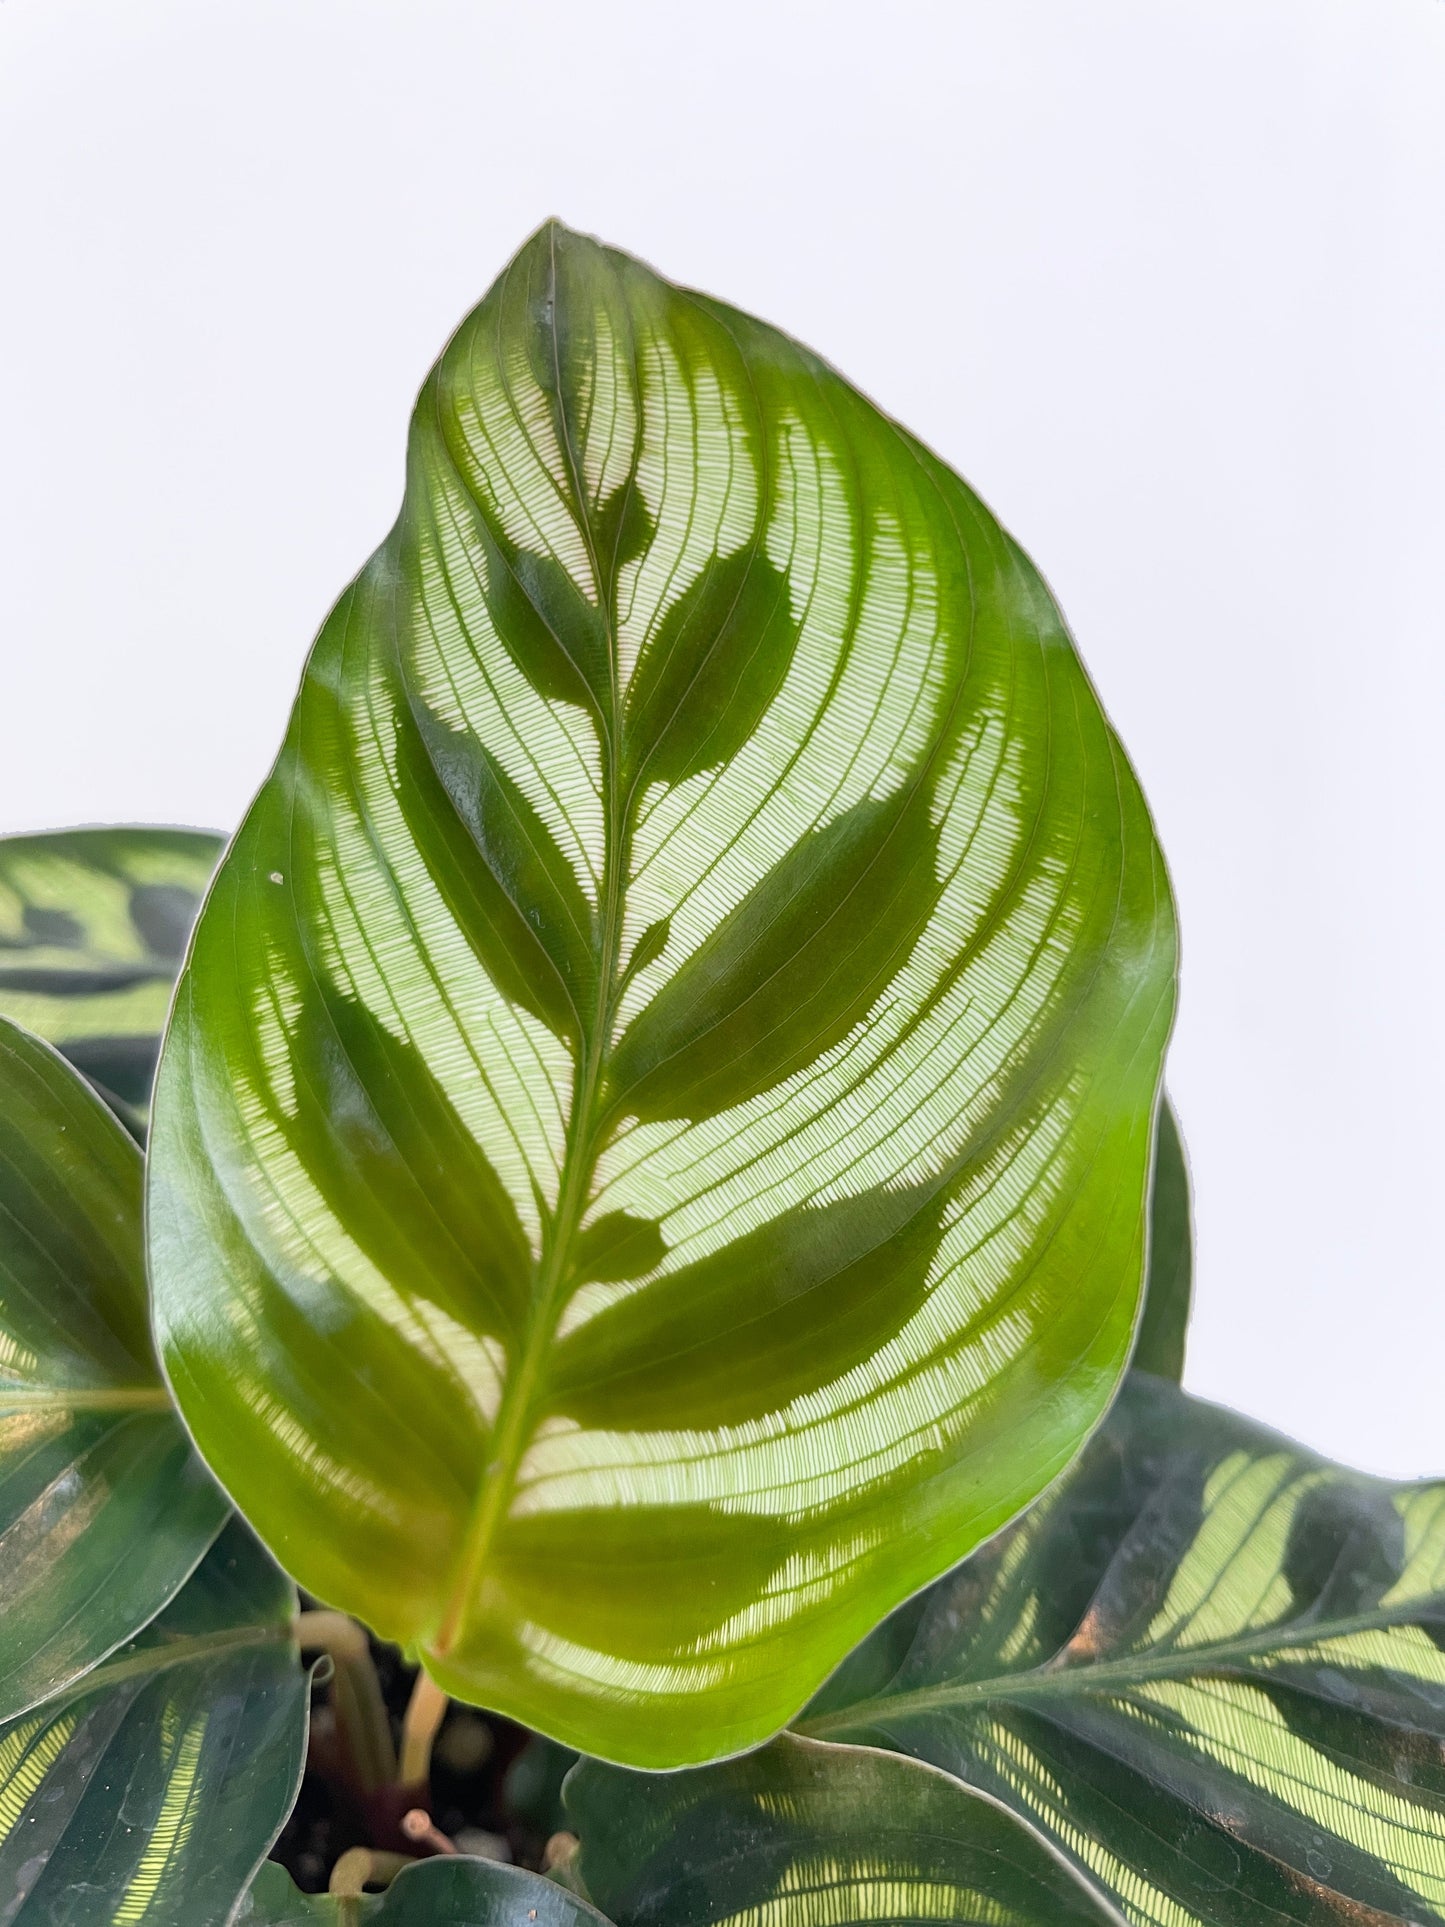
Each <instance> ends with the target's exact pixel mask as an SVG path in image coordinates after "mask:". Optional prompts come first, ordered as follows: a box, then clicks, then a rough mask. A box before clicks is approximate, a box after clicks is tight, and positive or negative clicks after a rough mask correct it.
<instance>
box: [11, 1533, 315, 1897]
mask: <svg viewBox="0 0 1445 1927" xmlns="http://www.w3.org/2000/svg"><path fill="white" fill-rule="evenodd" d="M295 1606H296V1596H295V1593H294V1591H293V1590H292V1588H291V1587H290V1585H289V1584H288V1582H287V1581H286V1579H285V1578H284V1577H283V1576H282V1574H281V1573H279V1572H278V1571H277V1570H276V1568H275V1567H274V1566H273V1565H272V1563H271V1561H270V1560H269V1559H268V1558H267V1557H266V1556H265V1554H264V1553H263V1552H262V1551H261V1549H260V1547H259V1546H258V1545H257V1544H256V1542H255V1540H254V1538H252V1536H251V1534H250V1533H249V1532H248V1531H247V1530H246V1528H245V1527H244V1526H242V1525H240V1524H239V1523H233V1524H232V1525H230V1526H229V1527H227V1529H226V1531H225V1532H224V1533H223V1534H222V1536H221V1538H220V1539H218V1540H217V1542H216V1544H215V1546H214V1547H213V1548H212V1549H211V1551H210V1553H209V1554H208V1555H207V1557H206V1559H205V1561H204V1562H203V1564H202V1565H201V1567H200V1569H199V1571H198V1572H197V1573H196V1575H195V1577H194V1578H193V1579H192V1580H191V1581H190V1583H189V1584H188V1585H187V1586H186V1588H185V1589H184V1590H183V1591H182V1592H181V1594H180V1595H179V1596H178V1598H177V1599H176V1600H175V1601H174V1602H173V1603H172V1604H171V1605H170V1606H169V1607H168V1608H167V1609H166V1611H165V1612H164V1613H163V1614H162V1615H161V1616H160V1618H159V1619H158V1620H156V1621H155V1623H154V1624H153V1625H152V1626H150V1627H148V1628H147V1629H146V1631H145V1632H143V1633H142V1634H140V1636H139V1637H138V1638H137V1639H135V1640H134V1641H132V1643H131V1644H130V1645H129V1646H127V1647H126V1648H124V1649H123V1650H122V1651H121V1652H119V1653H117V1654H115V1655H113V1656H112V1657H111V1658H110V1659H108V1660H106V1661H105V1663H104V1664H103V1665H101V1666H98V1667H97V1668H96V1669H95V1671H94V1672H92V1673H91V1674H90V1675H89V1676H88V1677H87V1678H86V1679H85V1680H83V1681H81V1682H80V1683H79V1684H78V1685H77V1686H75V1687H72V1688H71V1690H70V1691H69V1692H68V1693H67V1694H65V1695H62V1696H61V1697H60V1698H58V1699H56V1700H53V1701H51V1702H50V1703H49V1704H48V1705H46V1706H44V1707H41V1708H40V1709H39V1710H38V1711H36V1712H33V1713H28V1714H26V1715H25V1716H24V1717H23V1718H21V1719H19V1720H14V1721H12V1722H10V1724H8V1725H5V1726H0V1920H3V1921H4V1922H5V1923H6V1927H226V1924H227V1923H228V1922H229V1921H230V1920H231V1919H232V1918H233V1915H234V1913H235V1910H236V1908H237V1907H238V1906H240V1904H241V1902H242V1897H243V1895H244V1894H245V1892H246V1891H247V1889H248V1887H249V1885H250V1882H251V1880H252V1877H253V1876H254V1874H255V1872H256V1869H257V1867H258V1865H259V1864H260V1862H261V1860H262V1859H263V1858H264V1857H265V1855H266V1853H267V1851H268V1850H269V1848H270V1847H271V1845H272V1843H273V1841H274V1840H275V1839H276V1836H277V1834H278V1833H279V1832H280V1830H281V1826H282V1823H283V1822H284V1820H285V1818H286V1815H287V1814H288V1813H289V1811H290V1809H291V1806H292V1803H293V1802H294V1800H295V1798H296V1792H297V1789H298V1787H299V1785H300V1780H301V1770H302V1766H303V1763H304V1759H305V1751H306V1719H307V1704H308V1700H309V1697H310V1694H309V1686H308V1681H307V1676H306V1674H305V1673H304V1672H303V1671H302V1669H301V1666H300V1664H299V1663H298V1654H297V1650H296V1646H295V1642H294V1639H293V1638H292V1635H291V1622H292V1620H293V1617H294V1614H295Z"/></svg>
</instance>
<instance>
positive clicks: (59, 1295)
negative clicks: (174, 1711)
mask: <svg viewBox="0 0 1445 1927" xmlns="http://www.w3.org/2000/svg"><path fill="white" fill-rule="evenodd" d="M226 1512H227V1506H226V1501H225V1498H224V1497H223V1495H222V1494H221V1492H220V1491H219V1489H218V1488H217V1486H216V1484H215V1482H214V1480H213V1479H212V1478H211V1476H210V1474H209V1473H208V1472H207V1471H206V1469H205V1467H204V1466H203V1465H202V1464H201V1462H200V1460H199V1459H198V1458H197V1457H196V1455H195V1453H194V1452H193V1451H192V1449H191V1446H190V1441H189V1440H188V1439H187V1437H186V1434H185V1431H184V1430H183V1428H182V1426H181V1423H180V1421H179V1419H178V1418H177V1417H176V1414H175V1411H174V1409H173V1408H172V1405H171V1400H170V1394H169V1393H168V1392H167V1391H166V1388H165V1386H164V1385H163V1384H162V1383H161V1377H160V1372H159V1370H158V1369H157V1366H156V1362H155V1355H154V1353H153V1351H152V1349H151V1337H150V1329H149V1326H148V1323H147V1318H146V1284H145V1265H144V1256H143V1252H142V1241H141V1157H140V1152H139V1151H138V1150H137V1149H136V1147H135V1144H134V1143H133V1142H132V1140H131V1139H130V1138H129V1137H128V1136H127V1135H126V1133H125V1131H124V1130H123V1129H122V1128H121V1126H120V1125H119V1124H118V1123H117V1122H116V1120H115V1119H114V1118H113V1117H112V1116H111V1115H110V1113H109V1112H108V1111H107V1110H106V1108H105V1106H104V1105H103V1104H102V1103H101V1102H100V1100H99V1098H98V1097H96V1095H95V1094H94V1093H93V1092H92V1091H91V1090H90V1089H88V1087H87V1086H86V1085H85V1083H84V1082H83V1081H82V1079H81V1078H80V1076H79V1074H78V1073H77V1072H76V1071H73V1070H72V1069H71V1067H70V1066H69V1065H68V1064H67V1063H66V1062H65V1060H64V1059H63V1058H62V1057H59V1056H57V1054H56V1053H55V1051H53V1050H52V1049H51V1048H50V1046H49V1045H48V1044H43V1043H41V1042H40V1040H39V1039H38V1038H35V1037H31V1036H28V1035H27V1034H26V1032H24V1031H22V1030H19V1029H17V1027H16V1026H15V1025H13V1024H10V1023H8V1022H6V1020H5V1019H4V1018H0V1719H9V1718H10V1717H11V1716H12V1715H13V1714H16V1713H19V1712H23V1711H24V1709H25V1708H26V1707H28V1706H33V1705H35V1704H36V1703H37V1702H39V1701H40V1700H43V1699H47V1698H49V1696H50V1695H51V1694H52V1693H55V1692H57V1691H59V1689H60V1688H61V1687H62V1686H65V1685H67V1684H68V1683H69V1682H70V1681H71V1680H73V1679H75V1678H76V1677H77V1676H78V1675H79V1674H81V1673H83V1672H85V1671H86V1669H87V1668H88V1667H90V1666H93V1665H94V1664H95V1663H96V1661H97V1660H99V1659H103V1658H104V1656H105V1655H106V1654H107V1653H108V1652H110V1651H111V1650H112V1648H114V1647H116V1646H118V1645H120V1643H121V1641H122V1640H125V1639H129V1638H130V1636H131V1634H132V1633H134V1632H135V1631H137V1629H138V1628H139V1627H141V1626H143V1625H144V1624H145V1623H146V1621H147V1620H148V1619H150V1618H152V1617H153V1615H154V1614H156V1613H157V1612H159V1611H160V1609H161V1607H162V1606H164V1605H165V1603H166V1601H167V1600H168V1599H170V1598H171V1596H172V1595H173V1594H174V1592H175V1591H176V1589H177V1587H179V1586H180V1585H181V1584H182V1583H183V1582H184V1581H185V1580H186V1579H187V1577H188V1576H189V1575H190V1573H191V1572H192V1571H193V1570H194V1569H195V1566H196V1563H197V1561H198V1560H199V1559H200V1557H201V1555H202V1554H203V1553H204V1552H205V1550H206V1547H207V1546H208V1545H209V1544H210V1543H211V1541H212V1540H213V1539H214V1538H215V1536H216V1534H217V1533H218V1532H219V1531H220V1529H221V1526H222V1523H223V1522H224V1520H225V1517H226ZM3 1918H4V1916H3V1913H0V1919H3Z"/></svg>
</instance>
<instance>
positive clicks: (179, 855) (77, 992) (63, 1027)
mask: <svg viewBox="0 0 1445 1927" xmlns="http://www.w3.org/2000/svg"><path fill="white" fill-rule="evenodd" d="M221 843H222V839H221V838H220V837H219V836H216V835H215V834H214V833H213V832H212V831H210V830H165V829H150V828H145V827H139V826H126V827H123V828H119V829H98V830H48V831H45V832H43V833H41V834H39V835H35V836H3V837H0V1015H3V1016H6V1017H11V1018H13V1019H14V1020H15V1021H16V1022H17V1023H19V1024H23V1025H24V1026H25V1028H26V1029H27V1030H33V1031H34V1032H35V1033H36V1035H37V1036H39V1037H44V1038H46V1039H47V1040H48V1041H49V1042H50V1043H52V1044H54V1045H55V1046H56V1047H57V1049H59V1050H61V1051H62V1052H63V1053H64V1054H65V1056H67V1057H68V1058H69V1059H70V1061H71V1063H72V1064H74V1065H75V1066H76V1068H77V1069H78V1070H80V1071H82V1072H83V1073H84V1074H85V1076H86V1077H88V1078H89V1079H90V1081H91V1082H92V1083H93V1084H94V1085H95V1086H96V1088H97V1089H98V1090H99V1091H101V1093H102V1095H103V1096H104V1097H105V1099H106V1101H107V1103H109V1104H110V1105H111V1106H112V1108H113V1109H115V1110H116V1111H117V1112H118V1113H119V1114H120V1115H121V1116H122V1117H123V1118H125V1119H126V1121H127V1122H128V1123H132V1124H135V1125H137V1126H139V1125H143V1123H144V1120H145V1114H146V1109H147V1106H148V1105H149V1102H150V1088H151V1079H152V1077H153V1075H154V1073H155V1064H156V1054H157V1052H158V1051H159V1049H160V1040H161V1031H162V1030H163V1029H164V1027H165V1021H166V1010H167V1008H168V1006H169V1004H170V1000H171V986H172V984H174V982H175V979H176V972H177V971H178V970H179V969H180V964H181V956H182V954H183V952H184V950H185V947H186V939H187V938H188V937H189V935H190V933H191V925H192V923H193V922H194V921H195V915H196V911H197V910H198V909H199V908H200V903H201V896H202V893H203V892H204V890H205V887H206V884H207V883H208V882H209V880H210V876H211V872H212V871H213V870H214V869H215V867H216V859H217V858H218V857H219V856H220V854H221Z"/></svg>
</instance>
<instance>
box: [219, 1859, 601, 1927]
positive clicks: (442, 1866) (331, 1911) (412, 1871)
mask: <svg viewBox="0 0 1445 1927" xmlns="http://www.w3.org/2000/svg"><path fill="white" fill-rule="evenodd" d="M313 1923H314V1927H363V1924H364V1927H606V1923H605V1922H604V1921H603V1917H602V1915H601V1914H599V1913H598V1912H597V1910H596V1908H595V1907H590V1906H588V1904H587V1902H586V1901H585V1900H580V1899H578V1897H577V1896H576V1895H575V1894H571V1893H568V1892H567V1891H566V1889H565V1888H562V1887H559V1886H558V1885H557V1884H556V1882H555V1881H552V1880H545V1879H543V1877H542V1875H541V1874H536V1873H528V1872H526V1870H525V1869H524V1868H521V1867H502V1866H498V1864H497V1863H496V1861H494V1860H470V1859H467V1858H465V1857H464V1856H461V1855H458V1856H457V1858H455V1859H438V1860H424V1861H422V1862H421V1863H420V1864H419V1865H418V1866H415V1867H406V1868H403V1870H402V1871H401V1872H400V1873H399V1874H398V1875H397V1877H396V1879H395V1880H393V1881H392V1883H391V1885H390V1886H389V1887H388V1888H387V1889H386V1891H385V1892H384V1893H379V1894H361V1895H359V1896H356V1897H354V1898H346V1899H338V1898H337V1897H336V1896H335V1895H333V1894H303V1893H298V1892H297V1890H296V1888H295V1887H294V1886H293V1885H292V1884H291V1881H290V1879H289V1877H288V1876H287V1875H286V1873H285V1872H284V1871H283V1870H282V1869H281V1868H280V1867H277V1866H274V1865H272V1864H270V1863H268V1864H267V1865H266V1866H264V1867H262V1869H261V1871H260V1873H259V1874H258V1875H257V1877H256V1882H255V1885H254V1886H253V1887H252V1889H251V1892H250V1894H249V1895H248V1896H247V1899H246V1902H245V1904H244V1905H243V1906H242V1908H241V1911H240V1913H239V1914H237V1916H236V1927H313Z"/></svg>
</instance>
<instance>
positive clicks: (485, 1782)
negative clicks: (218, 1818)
mask: <svg viewBox="0 0 1445 1927" xmlns="http://www.w3.org/2000/svg"><path fill="white" fill-rule="evenodd" d="M371 1653H372V1658H373V1660H374V1662H375V1665H376V1671H377V1677H378V1679H379V1680H380V1682H381V1690H382V1697H383V1698H384V1699H385V1701H386V1707H387V1711H388V1713H389V1714H390V1716H391V1725H392V1737H393V1739H394V1740H396V1741H397V1742H398V1744H399V1741H400V1734H401V1721H402V1715H403V1714H404V1713H405V1711H406V1706H407V1701H408V1699H409V1698H410V1696H411V1689H412V1684H413V1682H414V1681H415V1679H416V1668H415V1667H414V1666H408V1665H407V1664H406V1662H405V1661H404V1660H403V1658H402V1656H401V1654H400V1653H399V1652H398V1651H397V1649H396V1647H394V1646H385V1645H382V1644H381V1643H380V1642H379V1641H377V1640H375V1639H373V1640H372V1641H371ZM322 1670H323V1672H324V1671H325V1669H324V1668H323V1669H322ZM311 1721H312V1730H311V1744H310V1750H309V1754H308V1759H307V1769H306V1777H305V1779H304V1780H303V1782H302V1785H301V1793H300V1797H299V1798H298V1800H297V1802H296V1806H295V1810H294V1811H293V1813H292V1815H291V1817H290V1819H289V1820H288V1821H287V1822H286V1825H285V1827H284V1828H283V1829H282V1832H281V1837H280V1839H279V1840H278V1841H277V1842H276V1845H275V1846H274V1847H273V1848H272V1850H271V1858H272V1859H273V1860H278V1861H280V1863H281V1865H282V1866H283V1867H284V1868H285V1869H286V1871H287V1872H288V1873H289V1874H290V1875H291V1878H292V1879H293V1880H294V1881H295V1882H296V1884H297V1886H298V1887H300V1888H301V1889H302V1891H303V1892H305V1893H321V1892H324V1891H325V1888H326V1882H327V1878H328V1876H329V1874H330V1872H331V1869H332V1867H333V1866H334V1865H335V1864H336V1862H337V1860H338V1859H340V1857H341V1855H342V1854H343V1853H345V1852H346V1851H347V1849H348V1848H350V1847H396V1846H398V1845H399V1844H401V1843H400V1842H398V1841H397V1840H396V1839H395V1838H391V1839H379V1838H376V1837H375V1835H376V1832H377V1830H378V1826H379V1825H384V1823H382V1822H378V1821H377V1819H376V1818H375V1817H374V1815H373V1817H372V1818H371V1819H370V1820H369V1819H368V1817H367V1815H366V1813H365V1811H364V1810H363V1807H362V1805H361V1803H360V1802H359V1801H358V1800H357V1799H356V1798H355V1797H354V1796H353V1795H352V1794H351V1793H350V1792H349V1791H348V1789H347V1788H346V1786H345V1784H344V1783H343V1781H342V1780H341V1779H340V1778H339V1776H338V1775H337V1774H336V1772H335V1769H334V1760H333V1747H332V1744H331V1741H332V1735H333V1733H334V1725H335V1723H334V1720H333V1718H332V1713H331V1705H330V1695H329V1689H328V1687H327V1686H326V1685H325V1684H318V1685H317V1686H315V1687H313V1689H312V1695H311ZM571 1758H572V1755H570V1754H568V1753H566V1752H565V1751H564V1749H563V1748H561V1747H557V1746H554V1745H553V1744H552V1743H551V1742H550V1741H547V1740H541V1739H538V1738H537V1737H536V1736H535V1735H533V1734H531V1733H529V1732H528V1731H527V1729H526V1728H525V1727H521V1726H517V1725H515V1724H514V1723H513V1722H512V1721H511V1720H505V1719H501V1718H499V1717H498V1716H497V1715H495V1714H491V1713H483V1712H480V1711H478V1710H477V1709H476V1708H474V1707H470V1706H459V1705H457V1704H456V1703H455V1702H453V1704H452V1705H451V1706H449V1707H448V1709H447V1714H446V1718H445V1720H444V1721H443V1724H442V1728H441V1731H440V1733H439V1734H438V1735H437V1739H436V1744H435V1746H434V1747H433V1750H432V1775H431V1799H430V1803H429V1805H430V1812H431V1816H432V1820H433V1822H434V1823H435V1825H436V1826H437V1827H438V1828H439V1829H440V1830H441V1832H442V1833H443V1834H445V1835H446V1836H447V1838H448V1839H449V1840H451V1841H453V1842H454V1843H455V1844H456V1846H457V1848H458V1850H459V1851H460V1852H463V1853H479V1854H482V1855H484V1856H485V1857H486V1858H488V1859H493V1860H511V1861H512V1862H514V1863H515V1864H516V1865H517V1866H521V1867H531V1868H537V1867H539V1866H540V1865H541V1859H542V1849H543V1847H544V1845H545V1844H546V1841H547V1839H548V1837H549V1836H550V1835H551V1834H552V1833H553V1832H554V1831H556V1829H557V1828H558V1827H559V1826H560V1825H561V1824H562V1816H561V1809H560V1806H559V1803H558V1790H559V1788H560V1785H561V1777H562V1774H563V1773H564V1772H565V1770H566V1767H567V1765H568V1764H569V1763H570V1761H571ZM406 1804H409V1803H406ZM397 1817H399V1816H397ZM407 1851H408V1852H411V1853H415V1854H417V1855H419V1856H425V1855H426V1853H427V1852H428V1849H427V1848H426V1847H425V1846H409V1847H408V1848H407Z"/></svg>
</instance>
